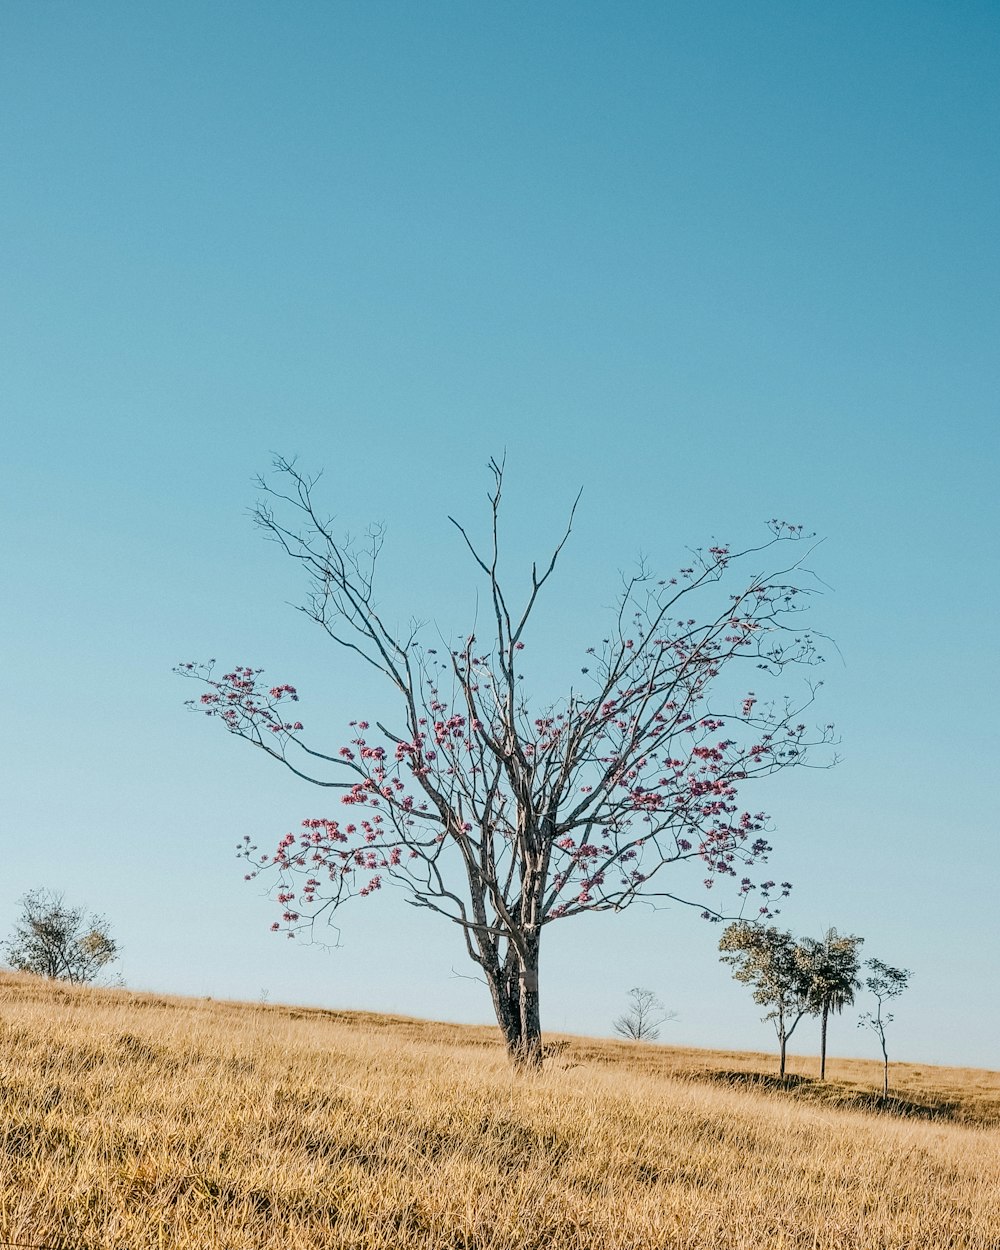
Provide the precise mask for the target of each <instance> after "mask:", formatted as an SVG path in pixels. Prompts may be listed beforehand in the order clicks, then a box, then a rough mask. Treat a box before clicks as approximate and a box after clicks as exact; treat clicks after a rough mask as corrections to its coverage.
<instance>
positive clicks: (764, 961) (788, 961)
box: [719, 920, 815, 1080]
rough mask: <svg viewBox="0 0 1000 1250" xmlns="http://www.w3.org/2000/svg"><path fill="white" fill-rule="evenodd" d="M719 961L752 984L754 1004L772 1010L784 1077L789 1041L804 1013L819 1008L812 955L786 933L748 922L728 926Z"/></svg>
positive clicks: (738, 977)
mask: <svg viewBox="0 0 1000 1250" xmlns="http://www.w3.org/2000/svg"><path fill="white" fill-rule="evenodd" d="M719 950H721V951H722V952H723V953H722V955H721V956H720V958H721V959H722V960H723V962H724V963H727V964H729V965H730V966H731V967H732V969H733V976H734V977H735V978H736V980H737V981H742V982H743V983H744V984H745V985H752V986H753V1000H754V1002H755V1003H757V1004H759V1005H760V1006H761V1007H767V1008H768V1011H767V1013H766V1014H765V1015H764V1016H763V1019H764V1020H770V1021H771V1022H772V1024H773V1025H774V1031H775V1033H776V1034H777V1035H778V1045H779V1048H780V1066H779V1076H780V1077H781V1078H782V1080H784V1077H785V1052H786V1049H787V1046H788V1039H789V1038H790V1037H791V1036H792V1034H793V1033H794V1032H795V1028H796V1026H797V1025H798V1023H799V1021H800V1020H801V1019H802V1017H803V1016H804V1015H808V1014H810V1013H811V1012H812V1011H813V1010H814V1009H815V999H814V997H813V993H814V991H813V967H812V959H811V952H810V951H809V950H808V949H807V948H806V947H805V946H803V945H801V944H800V943H798V942H796V940H795V938H794V937H793V936H792V935H791V934H790V933H788V932H786V931H784V930H782V929H776V928H773V927H770V928H768V927H765V926H764V925H759V924H750V923H749V922H748V921H745V920H738V921H735V922H734V923H733V924H731V925H729V926H727V928H726V930H725V931H724V933H723V934H722V938H721V940H720V942H719Z"/></svg>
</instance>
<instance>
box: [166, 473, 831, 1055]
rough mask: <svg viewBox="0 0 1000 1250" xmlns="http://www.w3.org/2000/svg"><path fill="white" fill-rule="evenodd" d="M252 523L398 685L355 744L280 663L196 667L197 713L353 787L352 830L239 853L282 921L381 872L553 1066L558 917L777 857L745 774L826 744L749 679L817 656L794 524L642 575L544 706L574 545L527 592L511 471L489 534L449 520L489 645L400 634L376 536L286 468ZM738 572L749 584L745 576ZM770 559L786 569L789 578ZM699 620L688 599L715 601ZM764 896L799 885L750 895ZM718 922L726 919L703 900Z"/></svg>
mask: <svg viewBox="0 0 1000 1250" xmlns="http://www.w3.org/2000/svg"><path fill="white" fill-rule="evenodd" d="M275 468H276V479H275V481H274V482H272V481H265V480H263V479H262V480H261V483H260V485H261V487H262V489H263V491H264V495H263V499H262V502H261V503H260V504H259V505H258V508H257V511H256V520H257V523H258V524H259V525H260V526H261V528H262V529H263V530H264V532H265V533H266V535H267V536H268V537H270V538H272V539H273V540H275V541H276V542H277V543H278V544H280V546H281V547H282V548H283V549H284V551H285V552H286V553H287V554H288V555H289V556H290V557H291V558H292V559H294V560H295V561H296V562H297V563H298V565H299V566H300V567H301V569H302V570H303V572H304V574H305V576H306V578H307V580H308V582H309V586H310V591H309V595H308V598H307V599H306V601H305V603H304V604H303V605H302V608H301V610H302V611H303V612H304V613H305V615H306V616H307V617H308V618H309V619H310V620H311V621H313V622H315V623H316V624H317V625H318V626H319V627H320V629H322V630H323V631H325V633H326V634H327V636H328V637H329V638H330V640H331V641H332V642H333V643H334V644H336V645H337V646H338V647H340V648H342V649H343V650H344V651H345V653H348V654H350V655H352V656H353V657H354V658H355V659H357V660H360V661H363V662H364V663H366V664H368V665H370V666H371V667H372V668H373V669H374V670H375V671H376V672H378V673H379V674H380V675H381V676H382V677H383V678H384V679H385V681H386V682H387V683H388V686H389V687H390V688H391V689H392V690H393V691H394V693H395V697H396V700H397V708H398V712H397V716H396V719H395V720H393V721H392V722H387V723H378V724H377V725H376V726H375V728H374V729H373V728H372V726H371V725H369V723H368V722H367V721H364V720H357V721H352V722H351V734H350V740H349V742H347V743H345V744H344V745H343V746H341V747H340V748H339V749H338V748H337V747H333V748H330V747H326V748H324V749H318V748H317V747H315V746H313V745H311V744H309V743H307V741H306V739H305V737H304V736H303V725H302V723H301V721H299V720H297V719H295V717H294V715H293V714H292V713H291V712H290V709H289V707H288V705H289V704H290V703H293V702H296V701H297V700H298V692H297V690H296V689H295V687H293V686H292V685H290V684H288V683H280V684H271V683H270V682H267V681H265V680H264V679H263V676H262V673H263V670H262V669H259V668H253V667H248V666H241V667H236V668H234V669H231V670H229V671H228V672H226V673H224V674H221V675H216V673H215V669H214V668H213V666H212V664H211V663H209V664H207V665H198V664H194V663H185V664H182V665H179V666H178V670H177V671H179V672H180V673H181V674H182V675H184V676H187V677H191V678H195V679H197V680H199V681H200V682H201V683H202V684H203V687H204V693H203V694H202V695H201V696H200V699H199V700H191V701H190V702H191V703H192V704H193V705H194V706H196V707H198V708H200V709H201V710H203V711H204V712H206V713H207V714H208V715H209V716H213V717H216V718H217V719H218V720H219V722H220V723H221V724H222V725H223V726H224V727H225V728H226V729H227V730H228V731H229V732H230V733H232V734H235V735H236V736H238V737H241V738H243V739H245V740H247V741H248V742H250V743H252V744H253V745H254V746H256V747H258V748H259V749H261V750H263V751H265V752H266V753H267V754H268V755H270V756H271V757H273V758H274V759H276V760H278V761H279V762H280V763H282V764H283V765H285V766H286V767H288V768H289V769H291V770H292V772H294V773H295V774H296V775H297V776H299V777H302V778H303V779H305V780H306V781H309V782H311V783H313V784H315V785H316V786H319V787H323V788H325V789H326V790H327V792H330V791H334V792H336V791H339V792H340V801H341V803H342V804H346V805H347V808H348V810H347V813H346V814H345V816H344V817H343V818H340V817H338V818H336V819H335V818H333V817H332V816H331V815H329V814H324V815H323V816H322V817H320V818H311V819H308V820H305V821H303V822H302V826H301V828H300V830H299V831H298V832H296V833H289V834H287V835H286V836H285V837H284V838H283V839H282V840H281V842H280V843H279V845H278V847H277V850H276V852H274V853H273V854H270V855H258V854H256V851H257V848H256V847H255V846H253V845H252V844H251V843H250V841H249V839H247V840H246V841H245V843H244V844H243V848H244V852H245V854H246V855H247V857H248V858H249V859H250V861H251V866H252V869H253V871H252V872H251V873H250V874H249V875H250V876H253V875H255V874H256V873H257V872H259V871H262V870H264V869H269V870H272V871H274V872H275V874H276V876H277V880H276V882H275V885H276V895H277V900H278V902H279V904H280V905H281V907H282V917H283V919H282V922H280V923H279V922H276V923H275V924H274V925H273V926H272V927H273V928H275V929H281V928H282V927H283V926H284V927H286V928H287V929H288V930H289V931H291V932H294V931H297V930H298V929H300V928H301V927H302V926H304V925H312V924H313V923H314V922H315V920H316V918H317V916H319V915H320V914H322V913H324V912H326V913H327V915H329V914H331V913H332V912H333V911H335V910H336V909H337V908H339V907H340V906H341V905H343V904H344V903H345V902H346V901H347V900H348V899H349V898H351V897H354V896H359V895H360V896H370V895H371V894H373V893H374V892H375V891H377V890H379V889H381V888H382V885H383V883H384V882H391V883H393V884H395V885H398V886H400V887H401V888H402V889H403V890H404V891H405V894H406V897H407V899H408V901H409V902H410V903H412V904H413V905H414V906H417V907H422V908H429V909H431V910H432V911H434V912H437V913H439V914H440V915H442V916H444V917H446V918H447V919H448V920H449V921H451V922H453V923H454V924H455V925H456V926H458V928H459V930H460V932H461V933H462V936H463V939H464V943H465V949H466V953H467V954H468V956H469V958H470V959H471V960H472V961H473V962H474V963H475V964H477V965H478V967H479V969H480V972H481V975H482V977H483V979H484V980H485V981H486V983H487V985H488V986H489V990H490V994H491V997H492V1001H493V1007H494V1010H495V1012H496V1017H497V1021H498V1023H499V1025H500V1028H501V1030H502V1031H503V1035H504V1038H505V1040H506V1044H507V1047H508V1050H509V1052H510V1055H511V1057H512V1059H513V1060H514V1061H515V1063H518V1064H524V1065H528V1066H537V1065H539V1064H540V1063H541V1057H542V1049H541V1023H540V1012H539V981H538V970H539V955H540V950H541V937H542V932H543V929H544V928H545V926H546V925H549V924H552V923H554V922H556V921H559V920H567V919H569V918H571V917H573V916H577V915H580V914H581V913H583V912H592V911H615V912H620V911H622V910H624V909H625V908H627V907H628V906H629V905H630V904H632V903H633V902H634V901H635V900H637V899H639V898H644V897H645V898H653V899H671V900H675V901H677V902H683V903H688V904H690V903H691V900H690V899H688V898H685V897H684V896H682V895H681V894H677V893H674V892H673V890H671V889H669V888H658V886H659V884H660V882H661V879H662V877H663V876H664V875H665V874H666V871H667V870H673V869H674V868H675V867H676V866H677V865H679V864H680V863H681V862H683V861H687V860H693V861H698V862H700V864H701V865H702V869H703V871H704V873H705V874H706V877H705V880H706V884H709V885H710V884H711V883H712V882H713V881H714V879H715V878H716V877H718V876H723V877H735V878H736V879H737V881H738V883H739V884H738V888H739V893H740V895H741V897H742V898H743V899H744V900H745V898H746V896H747V895H748V894H749V893H750V892H751V891H752V890H753V889H754V888H755V885H754V883H753V882H752V881H751V879H750V877H749V876H743V877H742V880H740V873H741V870H743V869H745V868H746V867H747V866H749V865H753V864H756V863H760V862H762V861H763V860H764V858H765V856H766V854H767V852H768V850H769V849H770V847H769V845H768V842H767V840H766V838H765V837H764V833H765V831H766V828H767V817H766V816H765V814H764V813H762V812H752V811H750V810H744V809H743V808H742V806H741V805H740V804H739V803H738V802H737V791H738V788H739V787H741V786H742V785H743V784H744V783H746V782H750V781H753V780H758V779H761V778H764V777H767V776H770V775H772V774H774V773H776V772H779V771H782V770H784V769H785V768H788V767H791V766H794V765H798V764H801V763H803V762H804V760H805V757H806V751H807V749H808V747H809V746H811V745H814V744H816V743H820V742H829V741H830V727H829V726H827V727H823V728H820V729H818V730H817V731H816V732H815V733H813V734H810V733H809V731H807V727H806V725H805V723H804V722H803V720H802V715H803V711H804V709H805V708H806V707H808V706H809V705H810V704H811V703H812V701H813V697H814V687H813V686H811V685H809V684H808V683H804V684H803V685H804V691H803V695H802V697H801V699H799V700H797V701H792V700H789V699H788V698H785V697H775V696H773V695H772V696H768V697H764V696H761V697H758V696H757V695H756V694H754V693H753V692H751V691H747V690H746V687H745V686H743V687H742V692H740V687H738V686H736V685H734V681H733V679H734V677H735V676H736V674H738V672H739V670H741V669H743V668H746V669H748V670H749V671H750V672H752V673H753V674H754V676H753V681H754V684H755V685H757V684H759V683H762V682H763V683H768V682H769V680H770V679H771V678H773V677H774V676H776V675H778V674H781V673H782V672H783V671H784V670H785V669H786V667H788V666H789V665H792V664H806V665H809V664H814V663H816V662H817V660H818V658H819V657H818V655H817V652H816V648H815V646H814V641H813V637H812V635H811V634H810V633H809V631H808V630H805V629H803V628H802V622H801V617H800V613H801V608H802V607H803V606H804V605H803V595H804V593H805V592H804V591H803V590H802V588H801V586H799V585H798V584H796V582H797V581H798V580H800V579H801V578H803V577H805V576H807V574H806V573H805V571H804V570H803V569H802V568H801V560H802V556H801V554H798V555H796V556H794V557H792V558H791V559H790V560H786V561H783V562H779V563H778V564H777V568H776V569H775V570H774V571H772V572H770V573H767V572H764V571H762V569H763V568H765V567H766V564H765V561H767V560H768V559H773V558H775V556H776V554H777V553H783V552H784V551H785V550H786V549H789V548H793V547H795V546H796V545H798V544H799V543H800V542H801V540H802V538H803V537H804V536H803V534H802V531H801V527H798V526H791V525H787V524H784V523H781V522H778V521H773V522H772V523H771V524H770V527H769V535H768V537H767V539H766V540H765V541H764V542H763V543H762V544H761V545H760V546H756V547H749V548H746V549H745V550H742V551H735V552H734V551H732V550H731V549H730V548H729V547H726V546H722V545H713V546H711V547H709V548H708V549H707V550H697V551H694V552H693V553H691V555H690V557H689V559H688V562H687V564H686V565H685V567H684V568H682V569H680V570H679V571H678V572H677V574H676V575H675V576H673V577H667V578H664V579H662V580H658V579H656V578H654V577H652V576H651V575H650V574H649V573H648V571H647V570H646V569H645V568H641V569H640V570H639V571H638V572H637V573H636V574H635V575H633V576H631V577H628V578H627V579H625V581H624V583H623V588H622V591H621V593H620V596H619V598H618V602H617V607H616V609H615V612H614V615H613V618H612V621H611V624H610V627H609V628H607V629H606V630H605V632H604V638H603V641H602V642H601V643H600V644H599V645H598V646H594V647H590V648H588V649H587V652H586V654H585V655H581V657H580V659H581V671H580V677H579V679H578V680H576V681H574V682H573V684H572V685H571V686H570V687H569V689H568V691H567V692H566V693H565V694H564V696H563V697H562V698H561V699H560V700H558V701H557V702H554V703H549V704H546V705H544V706H543V708H542V709H541V710H537V709H534V708H532V706H531V704H530V703H529V700H528V697H527V695H526V693H525V689H524V683H523V678H522V675H521V662H522V655H521V652H522V650H523V649H524V648H525V645H526V639H528V636H529V632H530V630H529V627H530V625H531V623H532V614H533V612H534V609H535V606H536V604H537V602H538V598H539V595H540V594H541V593H542V591H543V590H544V589H545V588H546V586H547V585H548V583H549V580H550V578H551V577H552V574H553V572H554V570H555V568H556V565H557V562H558V560H559V556H560V554H561V553H562V551H563V548H564V545H565V543H566V542H567V540H568V538H569V535H570V529H571V526H572V520H573V511H574V510H575V507H576V505H575V504H574V508H573V509H572V510H571V511H570V519H569V523H568V524H567V526H566V529H565V531H564V533H563V534H562V536H561V538H560V539H559V541H558V542H557V543H556V544H555V546H554V548H553V549H552V550H551V552H550V554H549V556H548V557H547V558H546V559H545V560H544V561H543V562H542V563H541V564H532V566H531V569H530V576H529V578H528V581H527V585H526V587H525V589H524V591H523V592H522V594H521V595H520V596H517V595H515V594H514V593H513V592H512V591H511V590H510V589H509V588H508V586H507V585H506V584H505V582H504V581H503V580H502V579H501V575H500V538H499V532H500V525H499V520H500V510H501V495H502V491H503V466H502V464H498V463H497V462H495V461H493V462H491V465H490V468H491V471H492V474H493V490H492V492H491V493H490V496H489V501H490V525H489V530H488V537H487V539H486V541H485V543H484V544H482V545H480V544H478V543H477V542H475V541H474V540H473V538H472V537H471V536H470V534H469V532H468V531H467V530H466V529H465V527H463V526H462V525H460V524H458V522H455V521H453V524H454V525H455V527H456V529H457V531H458V533H459V535H460V537H461V539H462V541H463V542H464V544H465V547H466V549H467V551H468V553H469V555H470V556H471V559H472V561H473V563H474V565H475V566H476V568H477V569H478V571H479V574H480V575H481V576H482V578H483V580H484V582H485V588H486V601H487V603H488V605H489V606H488V616H489V618H490V619H489V628H488V629H487V631H486V632H487V633H488V634H490V635H491V637H490V638H489V640H488V641H480V640H479V639H478V638H477V637H476V634H475V632H474V631H472V630H470V631H468V632H467V633H465V634H464V635H463V636H462V637H463V640H462V641H461V642H460V643H459V644H458V645H453V646H451V647H450V648H448V649H447V651H446V652H445V653H444V654H443V655H441V654H438V652H437V650H436V649H435V648H434V647H427V646H425V645H424V644H423V642H422V641H421V639H420V636H419V629H418V627H416V626H414V627H413V628H412V629H408V630H405V631H403V632H399V631H397V630H394V629H392V628H391V627H390V625H389V624H388V623H387V619H386V617H385V615H384V613H383V610H382V608H381V607H380V605H379V600H378V598H377V596H376V592H375V571H376V565H377V560H378V556H379V552H380V551H381V548H382V541H383V533H382V531H381V529H375V530H372V531H370V532H369V535H368V538H367V540H366V541H365V542H362V543H353V542H351V541H349V540H341V539H340V538H338V537H337V536H336V535H335V533H334V532H333V529H332V526H331V522H330V521H329V520H328V519H327V518H326V517H325V516H324V514H323V513H321V512H320V510H319V508H318V506H317V504H316V502H315V500H314V490H315V485H316V480H315V479H309V478H306V477H305V476H303V475H302V473H301V472H300V471H299V470H298V469H297V468H296V467H295V465H294V464H293V463H290V462H289V461H287V460H278V461H277V462H276V464H275ZM740 565H749V571H748V572H746V573H744V575H743V577H742V579H740V578H739V576H738V573H737V571H736V570H737V569H738V567H739V566H740ZM772 567H773V566H772ZM713 594H714V604H711V606H710V607H709V610H708V612H707V614H706V615H705V616H704V617H703V619H702V620H701V621H700V622H699V621H698V620H697V619H696V617H695V612H694V610H693V607H692V605H691V601H693V600H694V599H695V598H706V599H708V600H711V599H712V597H713ZM756 888H758V889H759V890H760V891H761V896H762V898H763V904H764V905H763V908H762V910H763V911H764V912H765V913H766V912H767V907H768V900H769V899H771V898H773V897H774V896H775V895H776V894H781V893H785V892H787V883H783V884H782V887H781V889H780V891H779V889H778V887H777V886H776V885H775V883H774V882H773V881H770V880H767V881H763V882H760V881H758V882H757V883H756ZM692 905H694V906H697V907H699V908H700V909H701V910H702V914H703V915H705V916H707V917H709V918H712V917H720V918H721V913H719V912H716V911H713V910H711V909H709V908H704V907H703V906H701V905H700V904H696V903H695V904H692Z"/></svg>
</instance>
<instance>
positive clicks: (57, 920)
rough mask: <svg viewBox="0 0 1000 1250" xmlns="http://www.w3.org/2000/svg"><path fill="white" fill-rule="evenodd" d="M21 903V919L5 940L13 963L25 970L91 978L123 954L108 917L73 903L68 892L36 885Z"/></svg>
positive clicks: (59, 976) (81, 979) (72, 978)
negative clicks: (91, 913)
mask: <svg viewBox="0 0 1000 1250" xmlns="http://www.w3.org/2000/svg"><path fill="white" fill-rule="evenodd" d="M20 906H21V916H20V919H19V921H18V923H17V925H16V927H15V929H14V932H13V934H12V935H11V936H10V938H8V939H7V941H6V942H5V943H4V953H5V954H6V956H7V959H8V961H9V963H10V966H11V967H12V968H16V969H17V970H18V971H19V972H33V973H34V974H35V975H36V976H43V977H52V978H54V979H59V980H63V981H73V982H75V983H77V984H85V983H87V982H90V981H94V980H96V979H97V976H98V974H99V973H100V972H101V969H102V968H104V967H106V966H107V965H108V964H110V963H113V962H114V960H116V959H117V958H118V953H119V947H118V943H117V942H116V941H115V940H114V938H113V937H112V936H111V931H110V926H109V924H108V921H107V920H106V919H105V918H104V917H103V916H88V915H87V914H86V912H85V911H84V909H83V908H82V907H68V906H67V905H66V903H65V900H64V898H63V895H62V894H56V893H54V892H53V891H51V890H31V891H30V892H29V893H27V894H25V895H24V897H23V898H22V899H21V900H20Z"/></svg>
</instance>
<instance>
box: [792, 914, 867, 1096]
mask: <svg viewBox="0 0 1000 1250" xmlns="http://www.w3.org/2000/svg"><path fill="white" fill-rule="evenodd" d="M863 942H864V938H860V937H856V936H855V935H854V934H839V933H838V932H837V930H836V929H827V931H826V933H825V934H824V935H823V937H822V938H819V939H816V938H803V942H802V944H803V947H804V948H805V951H806V954H807V957H808V959H809V962H810V964H811V967H812V998H813V1006H812V1009H813V1011H814V1013H815V1014H816V1015H818V1016H819V1017H820V1021H821V1025H820V1061H819V1077H820V1080H821V1081H822V1080H825V1079H826V1032H827V1021H828V1020H829V1017H830V1012H831V1011H835V1012H837V1014H838V1015H839V1014H840V1012H842V1011H843V1010H844V1008H845V1007H849V1006H850V1005H851V1004H852V1003H853V1002H854V994H855V991H856V990H859V989H860V988H861V982H860V980H859V979H858V966H859V963H860V960H859V956H858V948H859V947H860V946H861V945H862V943H863Z"/></svg>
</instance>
